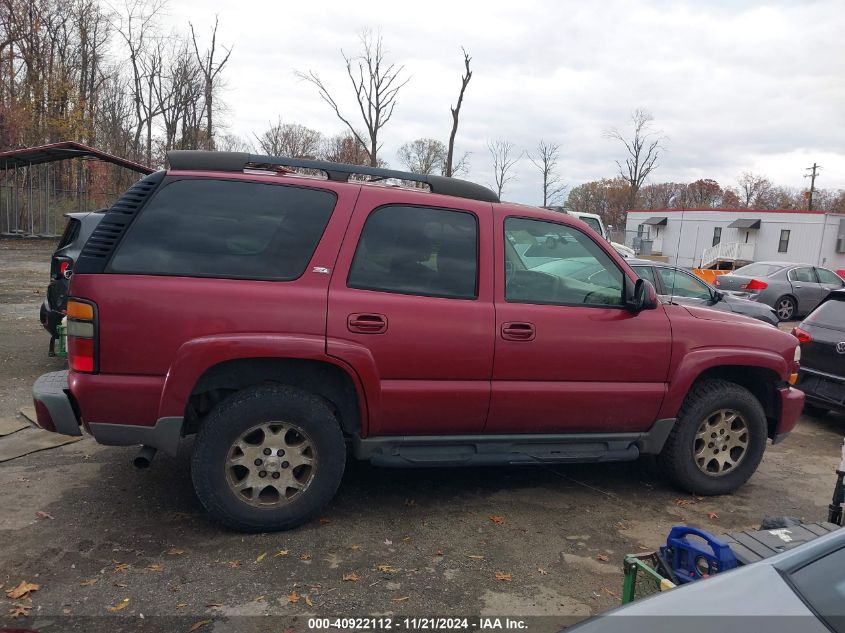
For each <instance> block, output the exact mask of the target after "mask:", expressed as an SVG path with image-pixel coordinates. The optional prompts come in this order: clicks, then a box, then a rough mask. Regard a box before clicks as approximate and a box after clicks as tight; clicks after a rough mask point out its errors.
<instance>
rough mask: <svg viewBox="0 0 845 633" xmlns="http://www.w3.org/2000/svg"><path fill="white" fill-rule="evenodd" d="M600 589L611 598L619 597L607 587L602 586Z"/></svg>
mask: <svg viewBox="0 0 845 633" xmlns="http://www.w3.org/2000/svg"><path fill="white" fill-rule="evenodd" d="M601 590H602V591H604V592H605V593H606V594H607V595H608V596H610V597H611V598H618V597H619V596H617V595H616V594H615V593H613V592H612V591H611V590H610V589H608V588H607V587H602V588H601Z"/></svg>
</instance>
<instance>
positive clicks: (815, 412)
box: [804, 402, 830, 418]
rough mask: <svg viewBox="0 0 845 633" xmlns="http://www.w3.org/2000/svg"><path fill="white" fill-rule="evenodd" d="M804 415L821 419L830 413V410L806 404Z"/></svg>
mask: <svg viewBox="0 0 845 633" xmlns="http://www.w3.org/2000/svg"><path fill="white" fill-rule="evenodd" d="M804 413H809V414H810V415H812V416H815V417H817V418H820V417H822V416H825V415H827V414H828V413H830V409H828V408H826V407H820V406H817V405H815V404H810V403H808V402H806V403H804Z"/></svg>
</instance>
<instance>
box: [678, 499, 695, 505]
mask: <svg viewBox="0 0 845 633" xmlns="http://www.w3.org/2000/svg"><path fill="white" fill-rule="evenodd" d="M693 503H695V499H675V505H678V506H688V505H691V504H693Z"/></svg>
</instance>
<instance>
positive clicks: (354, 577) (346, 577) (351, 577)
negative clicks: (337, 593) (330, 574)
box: [343, 571, 361, 582]
mask: <svg viewBox="0 0 845 633" xmlns="http://www.w3.org/2000/svg"><path fill="white" fill-rule="evenodd" d="M359 580H361V576H359V575H358V574H357V573H355V572H354V571H352V572H349V573H348V574H343V581H344V582H358V581H359Z"/></svg>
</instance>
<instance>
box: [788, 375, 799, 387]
mask: <svg viewBox="0 0 845 633" xmlns="http://www.w3.org/2000/svg"><path fill="white" fill-rule="evenodd" d="M796 382H798V374H797V373H795V374H789V384H790V385H794V384H795V383H796Z"/></svg>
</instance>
